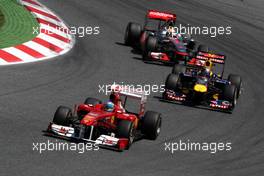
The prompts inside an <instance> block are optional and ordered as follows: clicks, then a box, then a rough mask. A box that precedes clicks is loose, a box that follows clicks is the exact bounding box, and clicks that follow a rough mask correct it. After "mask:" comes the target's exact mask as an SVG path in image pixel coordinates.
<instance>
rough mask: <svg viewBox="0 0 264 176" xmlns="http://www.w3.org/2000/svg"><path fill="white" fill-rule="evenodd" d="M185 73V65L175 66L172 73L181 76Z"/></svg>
mask: <svg viewBox="0 0 264 176" xmlns="http://www.w3.org/2000/svg"><path fill="white" fill-rule="evenodd" d="M185 71H186V67H185V66H184V65H179V64H175V65H174V66H173V68H172V72H171V73H173V74H180V73H185Z"/></svg>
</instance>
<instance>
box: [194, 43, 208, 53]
mask: <svg viewBox="0 0 264 176" xmlns="http://www.w3.org/2000/svg"><path fill="white" fill-rule="evenodd" d="M197 50H198V52H199V51H201V52H206V53H207V52H209V48H208V46H206V45H199V46H198V49H197Z"/></svg>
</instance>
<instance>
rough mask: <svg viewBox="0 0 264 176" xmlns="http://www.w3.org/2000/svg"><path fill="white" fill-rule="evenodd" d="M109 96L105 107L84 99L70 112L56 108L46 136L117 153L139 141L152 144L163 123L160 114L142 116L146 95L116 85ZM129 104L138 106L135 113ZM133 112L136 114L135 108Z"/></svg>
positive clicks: (144, 113) (150, 112) (145, 113)
mask: <svg viewBox="0 0 264 176" xmlns="http://www.w3.org/2000/svg"><path fill="white" fill-rule="evenodd" d="M111 92H112V93H111V95H110V99H109V101H108V102H107V103H102V102H101V101H100V100H98V99H95V98H87V99H86V100H85V102H84V103H83V104H80V105H78V106H75V108H74V110H73V111H72V110H71V109H70V108H68V107H64V106H59V107H58V108H57V110H56V112H55V115H54V118H53V121H52V122H51V123H50V124H49V126H48V129H47V131H46V132H45V133H46V135H51V136H55V137H61V138H66V139H74V140H77V141H81V142H91V143H95V144H97V145H98V146H103V147H106V148H111V149H117V150H120V151H122V150H124V149H128V148H129V147H130V146H131V144H132V143H133V141H135V140H138V139H142V138H148V139H151V140H155V139H156V138H157V137H158V135H159V134H160V130H161V121H162V119H161V114H160V113H157V112H154V111H147V112H145V104H146V101H147V97H146V94H145V93H144V92H138V91H135V90H133V89H129V88H126V87H122V86H118V85H113V86H112V87H111ZM132 100H137V101H136V102H135V101H132ZM131 101H132V102H134V104H133V103H132V104H131V103H130V106H131V105H136V104H137V105H138V106H137V107H136V109H137V110H138V111H137V112H135V111H134V112H132V111H130V110H131V109H130V110H128V109H127V108H126V107H127V105H129V102H131ZM130 108H131V107H130ZM133 108H134V110H135V106H134V107H133Z"/></svg>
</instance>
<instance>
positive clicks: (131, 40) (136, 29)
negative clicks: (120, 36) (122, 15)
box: [125, 22, 142, 46]
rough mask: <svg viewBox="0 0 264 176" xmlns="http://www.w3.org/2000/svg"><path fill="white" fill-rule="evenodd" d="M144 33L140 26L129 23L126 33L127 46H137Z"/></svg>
mask: <svg viewBox="0 0 264 176" xmlns="http://www.w3.org/2000/svg"><path fill="white" fill-rule="evenodd" d="M141 32H142V27H141V25H140V24H137V23H132V22H129V23H128V25H127V27H126V32H125V44H126V45H129V46H134V45H137V44H138V42H139V38H140V35H141Z"/></svg>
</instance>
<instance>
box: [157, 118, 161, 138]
mask: <svg viewBox="0 0 264 176" xmlns="http://www.w3.org/2000/svg"><path fill="white" fill-rule="evenodd" d="M160 130H161V120H160V119H159V123H158V126H157V131H156V132H157V136H158V135H159V134H160Z"/></svg>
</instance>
